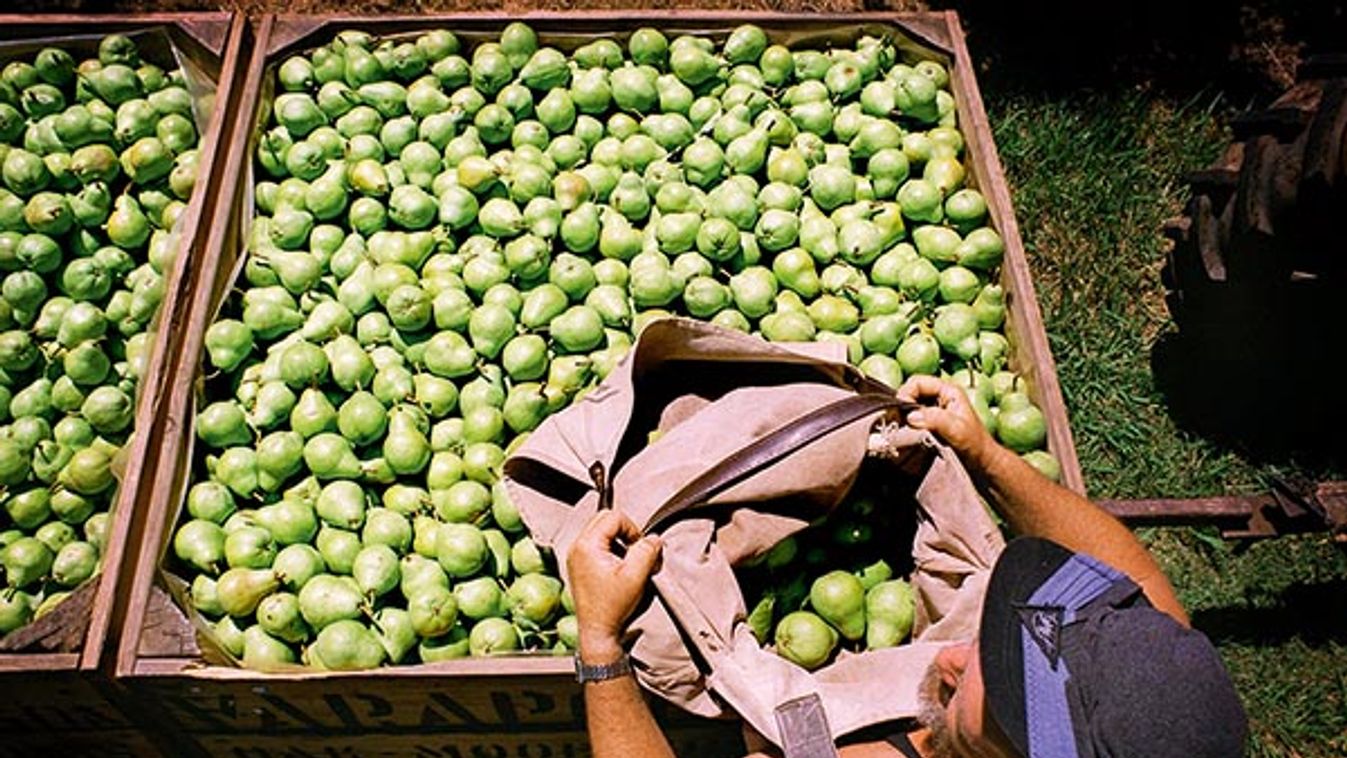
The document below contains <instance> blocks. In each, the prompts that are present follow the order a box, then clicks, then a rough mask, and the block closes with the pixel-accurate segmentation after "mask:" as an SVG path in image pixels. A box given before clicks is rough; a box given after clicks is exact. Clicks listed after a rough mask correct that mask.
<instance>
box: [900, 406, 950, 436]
mask: <svg viewBox="0 0 1347 758" xmlns="http://www.w3.org/2000/svg"><path fill="white" fill-rule="evenodd" d="M907 423H908V424H910V425H911V426H913V427H916V428H917V429H928V430H930V431H932V432H935V433H936V434H939V435H940V436H942V437H944V436H947V432H948V431H949V429H950V428H951V426H952V424H953V423H954V416H953V415H952V414H951V413H950V412H949V411H947V410H944V409H943V408H922V409H921V410H919V411H912V412H911V413H909V414H907Z"/></svg>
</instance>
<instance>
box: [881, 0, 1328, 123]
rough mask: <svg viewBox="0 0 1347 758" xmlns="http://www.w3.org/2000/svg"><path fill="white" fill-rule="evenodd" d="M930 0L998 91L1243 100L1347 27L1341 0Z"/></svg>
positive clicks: (1279, 79) (1288, 76) (1285, 76)
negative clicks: (1129, 90)
mask: <svg viewBox="0 0 1347 758" xmlns="http://www.w3.org/2000/svg"><path fill="white" fill-rule="evenodd" d="M884 5H885V2H884V0H868V2H867V7H872V8H878V7H883V6H884ZM931 5H932V7H936V8H941V9H944V8H950V9H953V10H957V11H958V12H959V15H960V17H961V19H962V20H963V24H964V26H965V28H966V29H967V31H968V34H969V45H970V47H971V48H972V52H973V56H974V58H975V60H977V61H978V62H979V63H980V64H981V65H980V71H979V77H985V81H984V82H983V87H984V89H989V90H997V91H1003V90H1004V89H1006V88H1014V89H1027V90H1033V91H1040V92H1047V93H1049V94H1054V93H1061V92H1067V91H1071V90H1075V89H1079V88H1082V87H1087V88H1101V89H1108V88H1113V87H1118V86H1121V87H1129V86H1137V85H1141V86H1156V87H1158V88H1160V89H1162V90H1164V91H1166V92H1170V93H1175V94H1180V95H1182V96H1185V97H1188V96H1191V95H1192V94H1193V93H1196V92H1210V91H1217V92H1226V93H1227V94H1229V95H1231V96H1232V97H1233V98H1234V99H1235V102H1241V101H1242V100H1243V99H1244V98H1245V97H1250V98H1261V97H1266V96H1268V95H1271V94H1274V93H1276V92H1278V91H1280V90H1281V89H1282V88H1284V87H1285V86H1286V85H1288V84H1289V83H1290V82H1291V80H1292V79H1293V77H1294V73H1295V66H1296V62H1297V59H1298V58H1299V56H1300V55H1301V54H1302V53H1307V52H1314V51H1317V50H1321V49H1340V48H1341V47H1342V39H1343V31H1344V29H1347V3H1344V2H1342V0H1329V1H1328V2H1315V3H1304V2H1297V1H1296V0H1255V1H1253V2H1220V1H1219V0H1197V1H1196V2H1190V3H1175V2H1172V1H1171V0H1135V1H1134V2H1127V3H1078V2H1066V1H1065V0H1029V2H1020V3H968V2H948V1H942V0H935V2H932V3H931ZM993 82H994V85H995V86H993Z"/></svg>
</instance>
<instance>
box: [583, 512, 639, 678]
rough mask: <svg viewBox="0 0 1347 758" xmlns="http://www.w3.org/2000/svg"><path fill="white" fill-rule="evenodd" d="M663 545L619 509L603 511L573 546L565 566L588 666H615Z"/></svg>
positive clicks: (591, 521)
mask: <svg viewBox="0 0 1347 758" xmlns="http://www.w3.org/2000/svg"><path fill="white" fill-rule="evenodd" d="M619 540H620V541H621V543H622V544H625V545H626V552H625V554H624V555H623V556H622V557H618V555H617V553H616V552H614V544H615V543H617V542H618V541H619ZM661 546H662V545H661V543H660V540H659V538H658V537H656V536H654V535H649V536H644V537H643V536H642V535H641V531H640V530H639V529H637V528H636V524H634V523H632V521H631V519H629V518H627V516H626V515H624V514H623V513H621V512H619V511H601V512H599V513H598V514H597V515H595V516H594V518H592V519H590V521H589V523H588V524H586V525H585V528H584V531H582V532H580V536H579V537H577V538H576V540H575V542H574V543H573V544H572V545H571V552H570V554H569V555H568V556H566V568H567V573H568V574H569V578H570V587H571V595H572V597H573V598H574V599H575V616H576V620H577V622H578V623H579V627H580V657H581V658H582V659H584V661H585V662H586V663H590V664H597V663H611V662H612V660H614V659H616V658H617V657H618V656H619V655H621V653H622V647H621V645H620V644H619V638H620V637H621V634H622V629H623V628H624V626H625V624H626V621H627V617H629V616H630V615H631V614H632V612H633V611H634V610H636V606H637V605H638V604H639V603H640V601H641V596H642V595H643V594H644V593H645V589H646V582H647V581H648V580H649V579H650V574H651V573H652V572H653V571H654V570H655V564H656V563H657V562H658V561H659V554H660V548H661Z"/></svg>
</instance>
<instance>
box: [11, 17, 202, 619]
mask: <svg viewBox="0 0 1347 758" xmlns="http://www.w3.org/2000/svg"><path fill="white" fill-rule="evenodd" d="M196 145H197V125H196V121H195V117H194V115H193V99H192V96H191V94H190V93H189V92H188V90H187V88H186V84H185V81H184V78H183V74H182V73H181V72H180V71H178V70H174V71H171V72H166V71H165V70H164V69H162V68H160V67H159V66H157V65H154V64H153V63H150V62H148V61H145V60H142V59H141V56H140V51H139V50H138V49H137V46H136V44H135V42H134V41H132V40H131V39H128V38H127V37H125V36H122V35H117V34H113V35H109V36H107V37H104V38H103V39H102V40H101V42H99V44H98V50H97V56H96V57H93V58H88V59H85V60H82V61H76V59H75V57H74V56H72V55H71V53H70V52H69V51H67V50H65V49H62V48H59V47H47V48H44V49H42V50H40V51H39V52H38V53H37V54H36V56H34V57H31V58H24V59H12V60H9V61H8V62H7V63H5V64H4V67H3V69H0V280H2V281H0V423H3V426H0V500H2V501H3V504H4V509H3V513H0V568H3V571H4V583H5V587H6V588H5V589H3V590H0V635H4V634H8V633H9V632H12V631H14V630H15V629H17V628H19V627H21V626H23V625H25V624H27V623H28V622H30V621H32V620H33V619H34V618H36V617H40V616H42V615H44V614H45V613H47V612H48V611H50V610H51V608H53V607H54V606H55V605H56V604H57V603H59V602H60V601H61V599H63V598H64V597H66V595H67V594H69V592H70V591H71V590H72V589H73V588H75V587H77V586H79V585H80V584H81V583H83V582H84V581H85V580H86V579H88V578H89V577H91V576H93V575H94V573H95V572H96V571H97V570H98V567H99V560H100V556H101V555H102V553H103V551H104V548H105V546H106V541H107V532H108V518H109V517H108V510H109V507H110V506H111V503H112V500H113V496H114V493H115V490H116V484H117V481H116V477H115V476H114V473H113V469H114V466H113V461H114V459H115V458H116V457H117V453H118V451H119V450H120V449H121V448H122V447H123V446H124V445H126V444H127V440H128V437H129V435H130V433H131V426H132V419H133V417H134V416H135V407H136V386H137V382H138V381H139V380H140V378H141V376H142V374H143V372H144V370H145V365H146V361H147V359H148V354H149V350H150V347H151V343H152V342H153V340H154V335H153V333H151V332H149V331H147V330H148V329H149V328H150V326H151V325H152V323H153V319H154V316H155V314H156V312H157V311H158V309H159V303H160V301H161V300H162V299H163V297H164V284H165V277H166V276H167V272H168V270H169V268H170V267H171V265H172V263H173V257H174V255H175V254H176V252H177V239H176V236H175V234H174V233H173V231H172V230H173V228H174V225H175V223H176V221H177V220H178V218H179V217H180V216H181V215H182V213H183V211H184V210H185V209H186V207H187V206H186V203H187V201H188V199H189V198H190V197H191V193H192V188H193V185H194V184H195V183H196V167H197V153H196Z"/></svg>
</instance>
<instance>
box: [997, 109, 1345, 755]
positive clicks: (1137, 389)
mask: <svg viewBox="0 0 1347 758" xmlns="http://www.w3.org/2000/svg"><path fill="white" fill-rule="evenodd" d="M984 86H985V85H984ZM987 94H988V95H989V101H988V105H989V110H990V114H989V115H990V118H991V123H992V124H993V126H994V129H995V138H996V142H997V146H998V148H999V150H1000V152H1001V157H1002V161H1003V162H1004V164H1005V168H1006V172H1007V176H1008V178H1009V180H1010V184H1011V188H1012V192H1013V195H1014V200H1015V208H1016V215H1017V217H1018V219H1019V222H1020V224H1021V231H1022V234H1023V237H1024V241H1025V245H1026V248H1027V250H1028V253H1029V257H1030V261H1031V266H1032V268H1033V273H1034V278H1035V284H1036V287H1037V294H1038V299H1039V303H1040V305H1041V306H1042V309H1043V316H1044V320H1045V322H1046V326H1047V331H1048V335H1049V339H1050V341H1051V344H1052V350H1053V355H1054V357H1055V358H1056V360H1057V368H1058V373H1059V375H1060V378H1061V382H1062V388H1063V393H1064V395H1065V399H1066V403H1067V407H1068V409H1069V412H1070V414H1071V425H1072V430H1073V432H1074V434H1075V439H1076V445H1077V447H1078V449H1079V453H1080V459H1081V465H1082V468H1083V469H1084V473H1085V479H1086V484H1087V486H1088V488H1089V490H1090V493H1091V494H1092V495H1093V496H1095V497H1194V496H1200V495H1211V494H1220V493H1225V492H1234V491H1248V490H1256V489H1259V488H1261V487H1262V486H1263V485H1264V483H1265V481H1266V479H1267V478H1268V477H1269V476H1272V475H1285V474H1287V473H1302V472H1301V471H1300V470H1298V469H1297V468H1296V467H1295V466H1294V465H1291V464H1285V463H1283V464H1275V465H1274V464H1271V463H1265V462H1256V461H1252V460H1249V459H1248V458H1246V457H1245V456H1243V455H1242V454H1241V453H1240V452H1239V451H1237V450H1232V449H1229V448H1227V447H1223V446H1222V445H1220V444H1218V443H1216V442H1213V441H1211V440H1207V439H1204V438H1202V437H1200V436H1197V435H1194V434H1190V433H1188V432H1185V431H1184V430H1182V429H1180V428H1179V427H1178V426H1177V425H1176V424H1175V422H1174V420H1173V419H1172V418H1171V416H1170V414H1169V411H1168V408H1167V406H1166V403H1165V398H1164V396H1163V395H1162V393H1161V392H1160V391H1159V389H1158V388H1157V387H1156V383H1155V380H1154V377H1153V375H1152V370H1151V363H1150V361H1151V351H1152V348H1153V347H1154V345H1155V343H1156V341H1157V340H1158V339H1160V338H1161V337H1162V336H1163V335H1164V334H1166V333H1167V332H1168V331H1169V330H1172V329H1173V328H1174V326H1173V324H1172V322H1171V320H1170V318H1169V313H1168V311H1167V309H1166V307H1165V303H1164V288H1163V286H1162V284H1161V281H1160V269H1161V267H1162V265H1163V262H1164V245H1165V243H1164V240H1163V238H1162V237H1161V234H1160V229H1161V225H1162V224H1163V222H1164V220H1165V219H1167V218H1170V217H1172V216H1175V215H1177V214H1178V213H1179V211H1180V210H1181V209H1182V206H1183V202H1184V201H1185V200H1186V198H1187V190H1186V187H1185V185H1184V184H1183V183H1182V182H1181V180H1180V177H1181V176H1182V174H1183V172H1185V171H1188V170H1191V169H1194V168H1198V167H1201V166H1203V165H1205V164H1207V163H1209V162H1210V161H1212V160H1213V159H1214V158H1216V157H1217V156H1218V155H1219V154H1220V152H1221V151H1222V150H1223V149H1224V147H1225V145H1226V143H1227V140H1228V135H1227V134H1226V132H1225V131H1224V130H1223V128H1222V127H1221V118H1220V114H1221V108H1220V103H1219V101H1218V100H1216V99H1215V98H1212V97H1210V96H1208V97H1206V98H1205V99H1197V100H1193V101H1190V102H1186V103H1175V102H1172V101H1169V100H1166V99H1163V98H1159V97H1151V96H1148V95H1147V94H1146V93H1144V92H1142V91H1138V90H1125V91H1121V92H1110V93H1095V94H1076V95H1071V96H1067V97H1059V96H1054V97H1052V98H1048V97H1046V96H1041V95H1037V94H1024V93H1013V94H999V95H998V93H997V92H996V89H995V87H988V88H987ZM1309 473H1310V474H1311V475H1313V474H1315V473H1318V472H1309ZM1142 538H1143V539H1144V540H1145V541H1146V542H1147V543H1148V544H1149V545H1150V546H1151V548H1152V550H1153V551H1154V552H1155V554H1156V555H1157V557H1158V558H1159V560H1160V561H1161V563H1162V565H1163V566H1164V567H1165V569H1166V571H1167V572H1168V574H1169V576H1170V577H1171V578H1172V579H1173V580H1174V583H1175V585H1176V587H1177V589H1178V591H1179V594H1180V597H1181V598H1182V599H1183V601H1184V603H1185V605H1186V606H1187V607H1188V608H1189V610H1190V611H1191V612H1192V613H1193V614H1194V621H1195V623H1196V624H1197V625H1198V626H1199V628H1202V629H1203V630H1204V631H1206V632H1207V633H1208V634H1209V635H1210V636H1211V637H1212V638H1213V639H1214V640H1215V642H1216V643H1217V645H1218V647H1219V648H1220V651H1221V654H1222V656H1223V658H1224V660H1225V662H1226V664H1227V666H1228V667H1229V669H1230V672H1231V675H1232V676H1233V677H1234V679H1235V682H1236V684H1237V686H1238V687H1239V690H1240V692H1241V695H1242V697H1243V698H1244V701H1245V705H1246V708H1247V710H1248V712H1249V716H1250V721H1251V738H1250V754H1251V755H1254V756H1305V757H1308V756H1331V755H1342V754H1344V752H1347V737H1345V736H1344V735H1347V655H1345V654H1347V552H1344V551H1343V550H1342V549H1341V548H1340V547H1338V546H1335V545H1333V544H1332V542H1331V541H1330V540H1329V539H1328V538H1327V537H1324V536H1320V535H1310V536H1301V537H1289V538H1282V539H1278V540H1269V541H1264V542H1259V543H1253V544H1244V545H1238V544H1231V543H1225V542H1223V541H1222V540H1220V539H1219V537H1218V536H1216V535H1215V533H1214V532H1212V531H1210V530H1199V529H1150V530H1145V531H1144V532H1143V534H1142Z"/></svg>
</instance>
